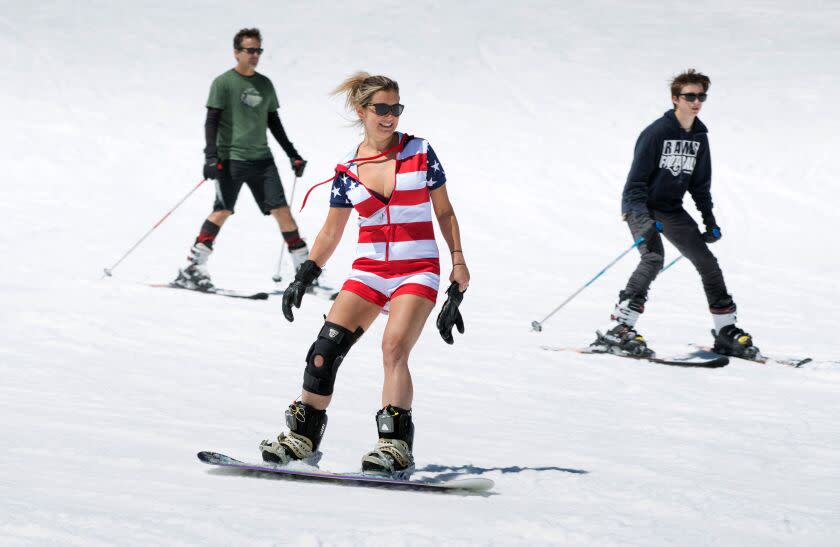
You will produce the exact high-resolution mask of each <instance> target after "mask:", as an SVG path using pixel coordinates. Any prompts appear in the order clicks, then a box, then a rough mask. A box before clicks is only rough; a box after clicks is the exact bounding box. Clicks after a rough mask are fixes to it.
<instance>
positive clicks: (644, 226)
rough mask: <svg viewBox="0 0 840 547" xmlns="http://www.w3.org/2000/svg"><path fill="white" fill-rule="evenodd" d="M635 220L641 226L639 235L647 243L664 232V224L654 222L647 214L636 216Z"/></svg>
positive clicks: (657, 221)
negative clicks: (658, 233) (657, 234)
mask: <svg viewBox="0 0 840 547" xmlns="http://www.w3.org/2000/svg"><path fill="white" fill-rule="evenodd" d="M635 220H636V222H637V223H638V225H639V234H640V235H641V236H642V237H643V238H645V241H650V239H651V238H652V237H653V236H654V235H656V233H657V232H661V231H662V222H661V221H659V220H653V219H652V218H650V215H649V214H647V213H641V214H639V215H636V218H635Z"/></svg>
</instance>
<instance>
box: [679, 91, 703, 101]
mask: <svg viewBox="0 0 840 547" xmlns="http://www.w3.org/2000/svg"><path fill="white" fill-rule="evenodd" d="M680 97H685V100H686V101H688V102H690V103H693V102H694V101H697V100H699V101H700V102H701V103H705V102H706V99H707V98H708V97H709V96H708V95H707V94H705V93H680Z"/></svg>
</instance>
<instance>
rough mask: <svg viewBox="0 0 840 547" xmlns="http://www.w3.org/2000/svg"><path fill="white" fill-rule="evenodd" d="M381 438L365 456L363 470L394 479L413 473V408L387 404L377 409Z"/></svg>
mask: <svg viewBox="0 0 840 547" xmlns="http://www.w3.org/2000/svg"><path fill="white" fill-rule="evenodd" d="M376 429H377V430H378V431H379V440H378V441H377V442H376V446H375V447H374V448H373V450H371V451H370V452H368V453H367V454H365V455H364V457H362V472H364V473H367V474H371V475H382V476H387V477H392V478H395V479H408V478H409V477H410V476H411V474H412V473H414V455H413V454H412V452H411V451H412V448H413V446H414V423H413V422H412V420H411V410H410V409H409V410H406V409H404V408H398V407H395V406H391V405H388V406H386V407H385V408H383V409H382V410H380V411H379V412H377V413H376Z"/></svg>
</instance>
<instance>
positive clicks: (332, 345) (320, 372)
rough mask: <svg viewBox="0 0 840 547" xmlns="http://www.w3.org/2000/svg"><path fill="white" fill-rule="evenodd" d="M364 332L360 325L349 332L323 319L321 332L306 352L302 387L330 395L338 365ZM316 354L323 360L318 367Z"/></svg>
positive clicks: (317, 393) (312, 391)
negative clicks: (354, 330)
mask: <svg viewBox="0 0 840 547" xmlns="http://www.w3.org/2000/svg"><path fill="white" fill-rule="evenodd" d="M364 332H365V331H364V329H362V328H361V327H359V328H357V329H356V332H351V331H349V330H347V329H345V328H344V327H342V326H341V325H336V324H335V323H330V322H329V321H325V322H324V326H323V327H322V328H321V332H319V333H318V339H317V340H315V342H314V343H313V344H312V347H310V348H309V353H307V354H306V370H304V371H303V389H305V390H306V391H309V392H310V393H315V394H316V395H332V392H333V385H334V384H335V375H336V373H338V367H339V366H340V365H341V362H342V361H343V360H344V357H345V356H346V355H347V352H348V351H350V348H351V347H352V346H353V344H355V343H356V340H358V339H359V337H360V336H362V334H364ZM318 355H320V356H321V358H322V359H323V360H324V362H323V364H321V366H320V367H318V366H315V357H316V356H318Z"/></svg>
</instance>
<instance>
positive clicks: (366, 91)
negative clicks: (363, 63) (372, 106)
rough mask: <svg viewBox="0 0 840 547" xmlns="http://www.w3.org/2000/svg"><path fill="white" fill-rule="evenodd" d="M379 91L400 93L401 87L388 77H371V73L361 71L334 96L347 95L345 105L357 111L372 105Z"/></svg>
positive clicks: (348, 79)
mask: <svg viewBox="0 0 840 547" xmlns="http://www.w3.org/2000/svg"><path fill="white" fill-rule="evenodd" d="M377 91H396V92H397V93H399V92H400V86H399V84H397V82H395V81H394V80H392V79H391V78H389V77H387V76H371V75H370V74H369V73H367V72H364V71H359V72H357V73H355V74H353V75H352V76H350V77H349V78H347V79H346V80H344V81H343V82H341V85H339V86H338V87H336V88H335V89H334V90H333V92H332V94H333V95H342V94H344V95H345V99H344V104H345V105H346V106H347V109H348V110H355V109H356V108H360V107H363V106H365V105H367V104H369V103H370V100H371V97H373V96H374V94H376V92H377Z"/></svg>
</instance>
